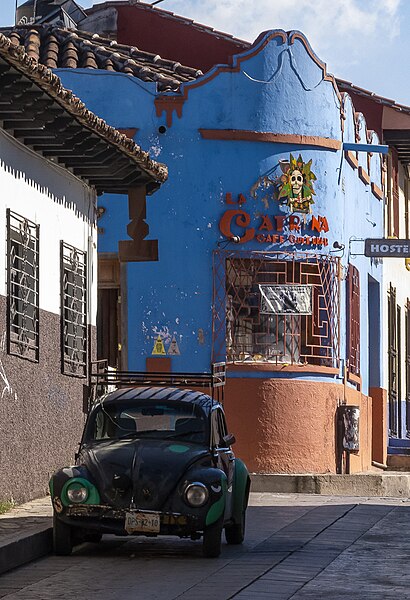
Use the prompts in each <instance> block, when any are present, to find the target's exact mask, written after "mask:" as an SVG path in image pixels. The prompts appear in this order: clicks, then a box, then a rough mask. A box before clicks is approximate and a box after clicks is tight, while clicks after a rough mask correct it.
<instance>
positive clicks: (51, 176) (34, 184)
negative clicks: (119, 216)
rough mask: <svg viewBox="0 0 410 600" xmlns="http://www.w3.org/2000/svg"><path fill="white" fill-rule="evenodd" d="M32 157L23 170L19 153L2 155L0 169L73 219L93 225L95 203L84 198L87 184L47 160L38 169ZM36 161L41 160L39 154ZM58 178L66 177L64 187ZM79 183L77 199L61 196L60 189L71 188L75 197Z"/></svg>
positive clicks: (86, 193)
mask: <svg viewBox="0 0 410 600" xmlns="http://www.w3.org/2000/svg"><path fill="white" fill-rule="evenodd" d="M36 158H37V157H32V156H31V157H29V160H28V161H27V164H26V165H25V168H24V171H23V170H22V169H21V156H20V157H19V158H18V157H17V156H15V157H14V156H13V157H10V156H9V157H7V158H6V159H5V158H4V157H2V158H1V159H0V169H1V170H2V171H4V172H5V173H8V174H9V175H11V176H12V177H13V178H14V179H16V180H21V181H23V182H24V183H25V184H26V185H28V186H29V187H31V188H32V189H33V190H35V191H36V192H38V193H40V194H43V195H45V196H47V197H48V198H49V199H50V200H52V201H53V202H55V203H56V204H60V205H61V206H64V207H65V208H66V209H68V210H70V211H72V212H74V213H75V216H76V217H77V218H79V219H82V220H83V221H84V222H86V223H87V224H89V225H95V223H96V211H95V202H92V203H91V202H88V201H87V196H88V194H91V192H89V191H88V188H87V185H86V184H85V183H83V182H82V181H81V180H79V179H77V178H75V176H74V175H72V174H71V173H70V172H69V171H67V170H64V168H63V167H61V166H58V165H53V164H52V163H50V162H47V163H46V164H44V163H43V164H42V165H41V167H42V168H38V165H35V162H37V161H36ZM30 159H31V160H30ZM39 160H41V159H40V157H39ZM30 163H32V164H30ZM50 171H52V172H50ZM62 178H64V179H65V180H66V181H65V186H62V182H61V179H62ZM80 186H82V188H83V194H82V196H81V197H80V198H79V200H78V201H77V202H75V201H73V200H68V199H67V196H66V195H65V194H63V195H61V190H62V188H63V187H66V188H67V189H69V190H70V191H72V196H73V197H74V196H76V194H75V188H76V187H77V188H78V187H80ZM87 209H88V210H87Z"/></svg>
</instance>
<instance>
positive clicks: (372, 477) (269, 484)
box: [251, 471, 410, 498]
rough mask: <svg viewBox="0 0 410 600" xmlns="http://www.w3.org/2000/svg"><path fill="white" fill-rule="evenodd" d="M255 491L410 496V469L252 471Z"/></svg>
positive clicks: (253, 489) (252, 488)
mask: <svg viewBox="0 0 410 600" xmlns="http://www.w3.org/2000/svg"><path fill="white" fill-rule="evenodd" d="M251 480H252V485H251V490H252V492H274V493H283V494H295V493H299V494H322V495H326V496H364V497H389V498H408V497H410V473H404V472H402V471H384V472H381V473H373V472H372V473H355V474H353V475H333V474H327V475H317V474H311V475H304V474H303V475H302V474H301V475H298V474H289V475H288V474H282V473H281V474H276V473H272V474H259V473H252V474H251Z"/></svg>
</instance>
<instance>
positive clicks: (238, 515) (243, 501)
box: [232, 458, 251, 523]
mask: <svg viewBox="0 0 410 600" xmlns="http://www.w3.org/2000/svg"><path fill="white" fill-rule="evenodd" d="M250 484H251V480H250V477H249V473H248V469H247V468H246V465H245V463H244V462H243V461H242V460H241V459H240V458H235V472H234V478H233V499H232V500H233V503H232V519H233V520H234V521H235V523H240V522H241V519H242V513H243V511H244V510H246V507H247V506H248V498H249V489H250Z"/></svg>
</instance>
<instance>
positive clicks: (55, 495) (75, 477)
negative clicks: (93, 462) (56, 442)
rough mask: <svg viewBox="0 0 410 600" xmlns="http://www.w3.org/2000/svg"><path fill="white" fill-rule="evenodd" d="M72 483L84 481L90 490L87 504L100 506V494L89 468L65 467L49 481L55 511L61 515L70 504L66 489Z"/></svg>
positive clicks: (81, 466) (80, 466)
mask: <svg viewBox="0 0 410 600" xmlns="http://www.w3.org/2000/svg"><path fill="white" fill-rule="evenodd" d="M71 481H72V482H73V483H74V482H81V481H83V482H84V484H85V485H86V487H88V488H89V491H90V497H89V500H87V501H86V502H85V503H94V504H99V493H98V490H97V488H96V487H95V485H94V483H93V481H92V479H91V477H90V474H89V472H88V470H87V468H86V467H84V466H83V465H75V466H71V467H65V468H64V469H60V470H59V471H56V472H55V473H54V474H53V475H52V477H51V479H50V481H49V488H50V495H51V501H52V503H53V507H54V510H55V511H56V512H57V513H61V512H62V511H63V509H64V506H67V505H68V504H69V501H68V499H67V495H66V489H67V486H68V484H69V483H70V482H71Z"/></svg>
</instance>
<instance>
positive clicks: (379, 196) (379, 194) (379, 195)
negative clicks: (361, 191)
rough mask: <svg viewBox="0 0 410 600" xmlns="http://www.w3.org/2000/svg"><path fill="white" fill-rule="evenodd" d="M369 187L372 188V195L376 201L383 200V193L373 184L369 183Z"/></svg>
mask: <svg viewBox="0 0 410 600" xmlns="http://www.w3.org/2000/svg"><path fill="white" fill-rule="evenodd" d="M370 187H371V188H372V193H373V194H374V195H375V196H376V198H377V199H378V200H383V197H384V195H383V191H382V190H381V189H380V188H379V187H378V186H377V185H376V184H375V183H374V181H372V182H371V184H370Z"/></svg>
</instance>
